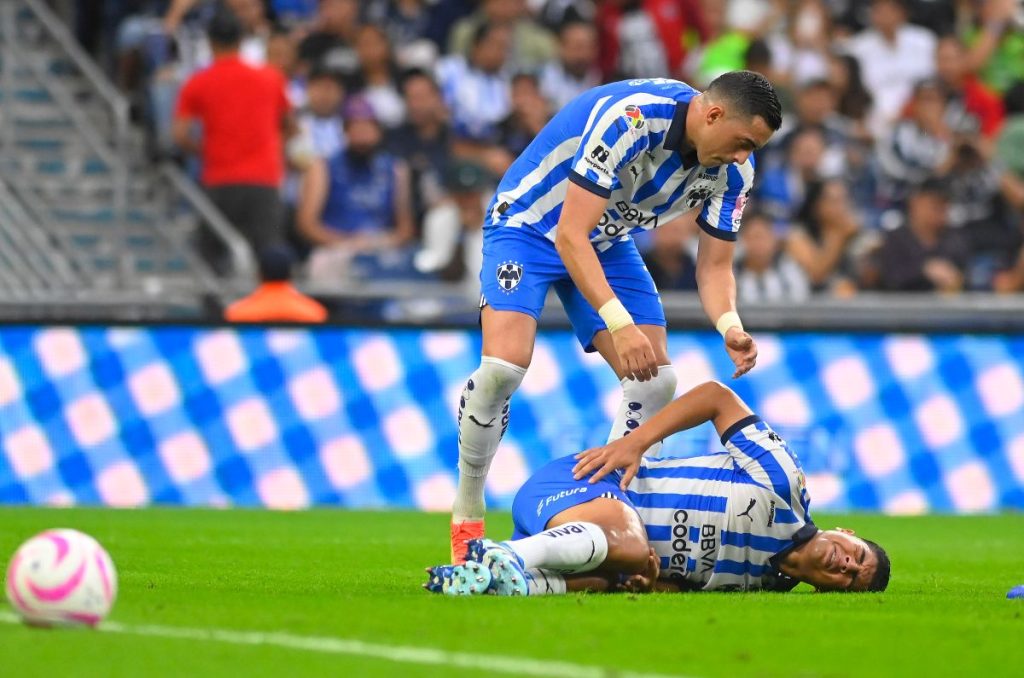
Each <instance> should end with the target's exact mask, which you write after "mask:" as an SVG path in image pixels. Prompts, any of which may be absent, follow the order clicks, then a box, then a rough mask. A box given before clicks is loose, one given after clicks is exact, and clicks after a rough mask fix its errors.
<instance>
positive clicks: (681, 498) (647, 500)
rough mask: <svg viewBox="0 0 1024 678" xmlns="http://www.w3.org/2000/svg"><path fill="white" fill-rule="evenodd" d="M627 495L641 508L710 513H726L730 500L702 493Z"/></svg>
mask: <svg viewBox="0 0 1024 678" xmlns="http://www.w3.org/2000/svg"><path fill="white" fill-rule="evenodd" d="M626 496H627V497H629V500H630V501H631V502H633V504H634V505H636V506H637V507H640V508H673V509H686V510H687V511H708V512H709V513H725V506H726V504H727V502H728V500H727V499H726V498H725V497H713V496H704V495H700V494H661V493H658V492H651V493H645V494H639V493H637V492H632V491H627V492H626Z"/></svg>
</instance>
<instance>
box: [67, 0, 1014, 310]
mask: <svg viewBox="0 0 1024 678" xmlns="http://www.w3.org/2000/svg"><path fill="white" fill-rule="evenodd" d="M76 26H77V32H78V35H79V39H80V40H81V42H82V43H83V44H84V45H85V46H86V48H87V49H89V50H90V51H91V52H92V54H93V55H94V56H95V57H96V58H97V59H98V60H99V61H100V62H101V63H103V64H104V65H105V66H106V67H107V68H108V69H109V72H110V73H111V75H112V76H113V77H114V79H115V81H116V82H117V83H118V84H119V86H120V87H121V88H122V89H123V90H124V91H125V92H126V93H128V94H129V95H130V96H131V98H132V101H133V102H134V103H135V105H136V110H137V114H138V119H139V120H140V121H141V122H143V123H144V124H145V125H146V126H147V127H148V129H149V130H150V138H151V140H152V151H153V153H154V156H155V157H159V158H165V157H174V158H177V159H179V160H180V161H181V162H183V163H185V164H187V165H188V166H190V167H191V168H192V169H193V171H195V172H196V174H197V176H198V177H200V179H201V181H202V183H204V184H205V185H206V187H207V189H208V190H209V191H210V195H211V197H212V198H213V199H214V202H215V203H216V204H217V205H218V206H219V207H220V209H221V210H222V211H223V212H224V213H225V215H226V216H227V217H228V218H229V219H230V220H231V221H232V222H233V223H234V224H235V226H236V227H237V228H238V229H239V231H240V232H241V233H242V234H244V235H245V236H246V238H247V239H248V240H249V242H250V243H251V244H252V245H253V247H254V249H255V250H256V251H257V252H267V251H272V252H273V253H274V260H275V262H277V263H278V264H279V263H280V258H281V257H280V253H281V251H282V245H283V244H284V243H286V244H287V247H288V248H289V249H290V251H291V252H294V256H295V259H296V263H297V265H298V270H299V271H301V276H303V277H304V278H305V279H306V280H307V281H309V282H311V283H315V284H320V285H344V284H345V282H346V281H352V280H359V279H367V278H372V279H374V280H380V279H397V280H413V281H415V280H438V279H439V280H446V281H463V282H465V283H466V285H467V288H472V289H475V286H476V282H475V279H476V275H477V272H478V270H479V256H480V239H481V234H480V228H481V223H482V221H483V215H484V208H485V206H486V203H487V201H488V200H489V199H490V193H491V190H492V189H493V187H494V185H495V184H496V181H497V179H498V178H500V176H501V174H502V173H503V172H504V170H505V169H506V168H507V167H508V166H509V164H510V163H511V162H512V160H513V159H514V158H515V157H516V156H517V155H518V154H519V153H520V152H521V151H522V150H523V149H524V148H525V147H526V145H527V144H529V142H530V140H531V139H532V138H533V136H534V135H535V134H536V133H537V131H538V130H540V129H541V127H543V125H544V124H545V122H546V121H547V120H548V119H550V117H551V116H552V115H553V114H554V113H555V112H556V111H558V110H559V108H560V107H562V106H563V105H565V103H566V102H567V101H569V100H570V99H571V98H572V97H574V96H576V95H577V94H578V93H580V92H582V91H583V90H585V89H587V88H590V87H592V86H595V85H597V84H599V83H602V82H608V81H613V80H619V79H631V78H647V77H673V78H678V79H681V80H684V81H686V82H688V83H690V84H692V85H694V86H695V87H698V88H701V87H703V86H706V85H707V84H708V83H709V82H710V81H711V80H712V79H713V78H715V77H716V76H717V75H718V74H720V73H722V72H725V71H729V70H734V69H741V68H747V69H751V70H755V71H759V72H761V73H764V74H765V75H766V76H767V77H769V78H770V79H771V81H772V82H774V83H775V84H776V86H777V87H778V89H779V91H780V94H781V97H782V99H783V102H784V106H785V108H786V115H785V122H784V127H783V129H782V130H781V131H780V132H779V133H778V134H776V135H775V138H774V139H773V140H772V142H771V143H770V145H769V146H768V147H767V148H766V149H764V151H762V152H760V153H759V154H758V157H757V180H756V185H755V188H754V191H753V194H752V195H751V202H750V206H749V207H748V208H747V212H746V216H745V219H744V226H743V229H742V231H741V237H740V249H739V251H738V256H737V267H738V270H737V283H738V288H739V289H738V292H739V296H740V299H741V301H745V302H748V303H749V302H753V301H762V300H771V301H783V302H784V301H799V300H800V299H803V298H806V297H808V296H809V295H811V294H829V295H837V296H848V295H852V294H855V293H856V292H857V291H858V290H891V291H939V292H946V293H951V292H957V291H961V290H995V291H998V292H1017V291H1021V290H1024V250H1022V232H1024V5H1022V4H1021V3H1020V2H1018V1H1017V0H873V1H871V2H854V1H853V0H774V1H772V0H597V1H594V0H477V1H476V2H474V1H472V0H361V1H359V0H319V1H318V0H224V1H223V4H220V3H218V2H213V1H212V0H100V1H92V0H78V2H77V6H76ZM235 38H237V39H238V51H237V55H236V56H233V50H232V49H231V44H232V42H233V41H234V40H235ZM211 43H212V44H211ZM215 56H216V57H217V59H214V57H215ZM211 64H213V65H212V66H211ZM249 67H254V68H249ZM218 69H219V71H218ZM232 69H233V70H232ZM215 73H219V75H214V74H215ZM240 73H241V74H240ZM238 78H241V80H239V79H238ZM244 78H250V79H251V80H244ZM239 82H245V83H248V84H246V85H244V86H241V85H238V84H237V83H239ZM233 83H234V84H233ZM254 83H257V84H254ZM260 83H261V84H260ZM254 93H255V94H254ZM267 111H269V112H270V113H269V115H270V117H269V118H268V119H270V120H271V121H272V122H273V124H272V125H271V126H270V127H269V128H266V129H261V128H259V127H258V121H257V118H260V116H261V115H263V113H265V112H267ZM232 115H234V116H235V118H231V116H232ZM275 116H276V117H275ZM195 123H199V124H198V125H196V124H195ZM278 123H282V124H278ZM195 127H201V128H202V129H203V134H204V135H205V136H204V138H203V140H202V142H201V143H197V142H196V130H195ZM225 127H227V129H225ZM254 147H258V150H259V152H257V153H255V155H254V153H253V152H252V151H253V149H254ZM243 156H244V157H245V158H246V160H245V162H239V161H238V160H237V159H238V158H240V157H243ZM257 156H258V157H257ZM200 160H201V161H202V162H203V163H204V166H203V167H202V169H201V170H200V169H199V164H200ZM232 163H234V164H232ZM697 231H698V229H697V227H696V224H695V222H693V221H692V220H688V219H682V220H679V221H677V222H674V223H670V224H665V225H663V226H661V227H659V228H658V229H657V230H655V231H654V232H653V233H650V234H645V235H643V236H641V237H639V238H638V244H639V245H640V247H641V250H642V251H643V253H644V256H645V258H646V260H647V262H648V266H649V268H650V270H651V273H652V275H653V276H654V278H655V281H656V282H657V283H658V285H659V287H660V288H661V289H662V290H669V289H691V290H692V289H695V288H696V283H695V280H694V258H695V254H696V243H697ZM281 234H284V235H283V236H282V235H281ZM282 241H284V243H283V242H282ZM205 254H206V255H207V257H208V258H211V260H214V261H215V260H216V253H214V252H206V253H205Z"/></svg>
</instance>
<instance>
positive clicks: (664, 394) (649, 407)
mask: <svg viewBox="0 0 1024 678" xmlns="http://www.w3.org/2000/svg"><path fill="white" fill-rule="evenodd" d="M675 395H676V370H675V368H674V367H672V366H671V365H659V366H658V376H656V377H654V378H653V379H651V380H649V381H635V380H632V379H623V380H622V403H620V404H619V410H618V412H616V413H615V420H614V421H613V422H612V430H611V432H610V433H609V434H608V442H612V441H613V440H618V439H619V438H621V437H623V436H627V435H629V434H630V432H631V431H632V430H633V429H635V428H636V427H638V426H639V425H640V424H642V423H644V421H645V420H647V419H650V418H651V417H653V416H654V415H655V414H657V413H658V411H659V410H661V408H663V407H665V405H668V404H669V403H670V402H671V401H672V398H674V397H675ZM659 450H661V441H660V440H659V441H658V442H657V443H655V444H654V445H651V447H650V449H649V450H647V452H648V453H650V454H657V453H658V451H659Z"/></svg>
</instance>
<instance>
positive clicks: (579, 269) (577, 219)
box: [555, 182, 658, 381]
mask: <svg viewBox="0 0 1024 678" xmlns="http://www.w3.org/2000/svg"><path fill="white" fill-rule="evenodd" d="M607 203H608V201H607V199H606V198H604V197H602V196H600V195H597V194H596V193H592V192H591V191H589V190H587V189H586V188H583V187H582V186H579V185H577V184H575V183H572V182H570V183H569V188H568V189H567V190H566V192H565V203H564V204H563V205H562V215H561V217H560V219H559V221H558V233H557V234H556V236H555V249H556V250H557V251H558V255H559V256H560V257H561V258H562V261H563V262H564V263H565V270H566V271H568V272H569V276H570V277H571V278H572V281H573V282H574V283H575V284H576V287H577V288H578V289H579V291H580V292H581V293H582V294H583V297H584V298H585V299H586V300H587V301H588V302H590V305H591V306H593V307H594V308H596V309H598V313H600V315H601V317H602V319H604V321H605V324H606V325H607V326H608V330H609V331H610V332H611V333H612V341H613V343H614V345H615V350H616V352H617V353H618V355H619V360H620V362H621V365H622V371H623V373H624V376H626V377H630V378H636V379H639V380H640V381H647V380H648V379H650V378H651V377H652V376H656V375H657V374H658V366H657V361H656V360H655V358H654V349H653V348H652V347H651V342H650V341H649V340H648V339H647V337H646V336H644V333H643V332H641V331H640V330H639V329H638V328H637V326H636V325H635V324H634V323H633V319H632V317H630V315H629V312H628V311H626V309H625V307H624V306H623V305H622V302H620V301H619V300H618V299H617V298H616V297H615V293H614V292H613V291H612V288H611V285H609V284H608V279H607V278H606V277H605V275H604V269H603V268H602V267H601V262H600V261H599V260H598V258H597V253H596V252H595V251H594V246H593V245H592V244H591V242H590V232H591V231H593V230H594V228H595V227H596V226H597V223H598V221H600V219H601V216H602V215H603V214H604V210H605V207H606V206H607Z"/></svg>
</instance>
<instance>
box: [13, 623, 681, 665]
mask: <svg viewBox="0 0 1024 678" xmlns="http://www.w3.org/2000/svg"><path fill="white" fill-rule="evenodd" d="M0 622H3V623H6V624H19V623H21V620H20V619H19V618H18V617H17V616H15V615H13V614H9V613H7V612H0ZM100 630H101V632H103V633H121V634H128V635H135V636H150V637H156V638H173V639H177V640H199V641H214V642H219V643H231V644H233V645H269V646H274V647H283V648H287V649H291V650H307V651H309V652H321V653H326V654H345V655H352V656H357V657H370V658H373V659H382V660H385V661H392V662H401V663H405V664H421V665H428V666H445V667H454V668H465V669H483V670H485V671H487V672H490V673H494V672H497V673H509V674H512V675H519V676H550V677H552V678H609V677H611V676H614V677H615V678H670V677H669V676H667V675H665V674H655V673H634V672H630V671H618V670H615V669H606V668H602V667H599V666H587V665H585V664H573V663H571V662H563V661H551V660H546V659H529V658H525V657H511V656H508V655H491V654H474V653H471V652H449V651H447V650H437V649H433V648H428V647H413V646H409V645H383V644H379V643H367V642H364V641H361V640H352V639H349V638H330V637H324V636H297V635H292V634H290V633H281V632H263V631H229V630H224V629H190V628H184V627H177V626H152V625H143V626H128V625H125V624H119V623H117V622H104V623H103V624H101V625H100ZM675 678H685V677H684V676H679V675H675Z"/></svg>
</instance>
